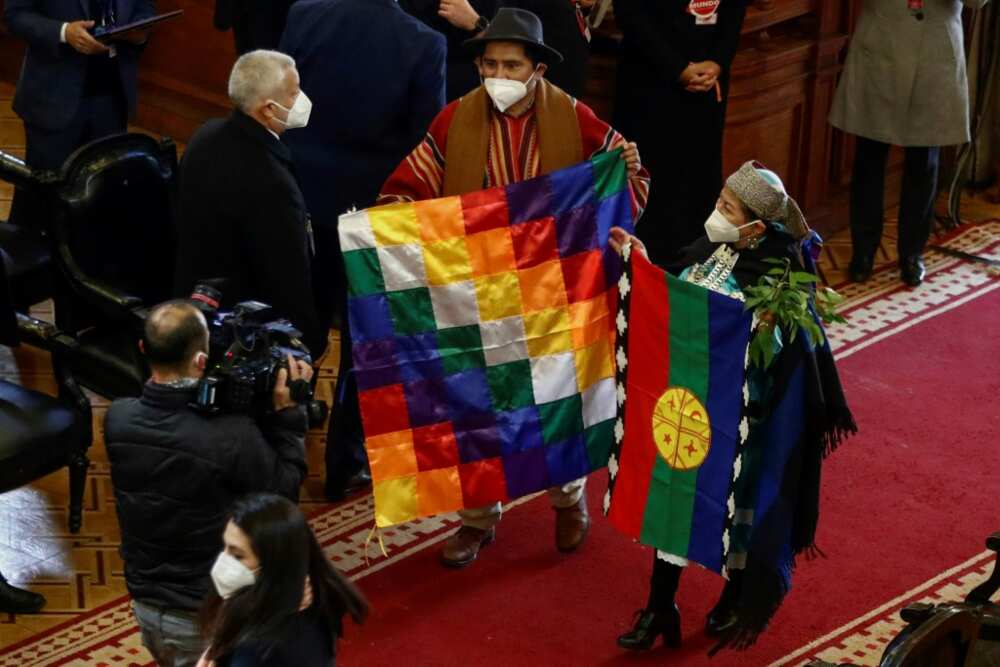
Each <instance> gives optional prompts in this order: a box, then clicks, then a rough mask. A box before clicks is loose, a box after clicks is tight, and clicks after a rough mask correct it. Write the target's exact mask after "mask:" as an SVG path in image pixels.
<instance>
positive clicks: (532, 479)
mask: <svg viewBox="0 0 1000 667" xmlns="http://www.w3.org/2000/svg"><path fill="white" fill-rule="evenodd" d="M503 471H504V476H505V477H506V478H507V495H508V496H509V497H510V498H518V497H520V496H526V495H528V494H529V493H534V492H535V491H541V490H542V489H547V488H549V487H550V486H552V482H551V480H549V474H548V469H547V468H546V465H545V450H544V449H529V450H526V451H523V452H517V453H515V454H510V455H507V456H504V457H503Z"/></svg>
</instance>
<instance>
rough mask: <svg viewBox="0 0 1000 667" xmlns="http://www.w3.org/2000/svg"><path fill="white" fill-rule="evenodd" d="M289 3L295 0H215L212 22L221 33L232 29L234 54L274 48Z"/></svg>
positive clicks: (282, 27)
mask: <svg viewBox="0 0 1000 667" xmlns="http://www.w3.org/2000/svg"><path fill="white" fill-rule="evenodd" d="M293 2H295V0H215V15H214V17H213V18H212V23H213V25H215V28H216V29H217V30H221V31H223V32H225V31H226V30H229V29H230V28H232V30H233V43H234V44H235V46H236V55H238V56H242V55H243V54H244V53H250V52H251V51H253V50H255V49H276V48H278V43H279V42H280V41H281V33H282V32H284V30H285V21H286V20H287V18H288V10H289V9H290V8H291V6H292V3H293Z"/></svg>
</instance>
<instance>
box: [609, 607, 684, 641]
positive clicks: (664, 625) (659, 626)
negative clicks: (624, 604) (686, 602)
mask: <svg viewBox="0 0 1000 667" xmlns="http://www.w3.org/2000/svg"><path fill="white" fill-rule="evenodd" d="M635 615H636V619H637V620H636V623H635V627H633V628H632V629H631V630H630V631H629V632H626V633H625V634H623V635H621V636H619V637H618V645H619V646H621V647H622V648H626V649H628V650H630V651H648V650H649V649H651V648H652V647H653V644H654V643H656V638H657V637H659V636H661V635H662V636H663V643H664V644H665V645H666V646H669V647H671V648H677V647H678V646H680V645H681V613H680V611H678V610H677V606H676V605H674V608H673V609H671V610H669V611H665V612H664V611H647V610H645V609H640V610H639V611H637V612H635Z"/></svg>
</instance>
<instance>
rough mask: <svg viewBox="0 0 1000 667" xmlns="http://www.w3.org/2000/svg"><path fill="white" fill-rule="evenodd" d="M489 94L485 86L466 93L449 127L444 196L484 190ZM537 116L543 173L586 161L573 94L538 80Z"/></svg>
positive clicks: (488, 130) (536, 96)
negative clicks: (584, 159) (570, 94)
mask: <svg viewBox="0 0 1000 667" xmlns="http://www.w3.org/2000/svg"><path fill="white" fill-rule="evenodd" d="M490 104H492V102H491V101H490V97H489V95H488V94H487V93H486V89H485V88H483V87H482V86H479V88H476V89H475V90H474V91H472V92H471V93H469V94H468V95H466V96H465V97H463V98H462V100H461V101H460V102H459V103H458V108H457V109H456V110H455V116H454V117H453V118H452V121H451V127H449V128H448V148H447V149H446V151H445V158H444V196H445V197H450V196H452V195H460V194H465V193H466V192H475V191H476V190H482V189H483V176H484V175H485V173H486V156H487V153H488V151H489V143H490V122H489V115H488V114H489V113H490V112H491V111H490ZM534 105H535V117H536V119H537V121H538V151H539V156H538V157H539V160H540V161H541V173H543V174H548V173H551V172H553V171H557V170H559V169H562V168H564V167H569V166H570V165H574V164H576V163H577V162H580V161H582V160H583V139H582V138H581V136H580V124H579V123H578V122H577V120H576V110H575V109H574V108H573V98H572V97H570V96H569V95H567V94H566V93H564V92H563V91H562V90H560V89H559V88H557V87H556V86H553V85H552V84H551V83H549V82H548V81H546V80H545V79H539V80H538V84H537V85H536V86H535V102H534Z"/></svg>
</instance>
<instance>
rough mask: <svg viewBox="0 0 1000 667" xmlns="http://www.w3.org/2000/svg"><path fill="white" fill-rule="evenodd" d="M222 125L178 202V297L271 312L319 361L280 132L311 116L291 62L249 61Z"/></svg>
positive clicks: (190, 155) (299, 212) (199, 136)
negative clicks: (203, 286) (213, 295)
mask: <svg viewBox="0 0 1000 667" xmlns="http://www.w3.org/2000/svg"><path fill="white" fill-rule="evenodd" d="M229 98H230V99H231V100H232V102H233V105H234V106H235V107H236V109H235V110H234V111H233V113H232V115H231V116H229V118H225V119H215V120H210V121H208V122H207V123H205V124H204V125H203V126H201V127H200V128H199V129H198V131H197V132H195V134H194V136H193V137H192V138H191V142H190V143H189V144H188V147H187V151H186V152H185V153H184V159H183V161H182V162H181V167H180V178H179V195H178V232H179V248H178V257H177V271H176V273H175V289H176V293H177V294H178V296H185V295H187V294H190V293H191V288H193V287H194V286H195V284H196V283H198V282H201V281H206V280H207V281H211V282H213V283H215V284H216V285H217V286H218V287H219V288H220V289H221V290H222V293H223V303H222V306H223V307H229V306H232V305H233V304H234V303H237V302H239V301H243V300H246V299H256V300H258V301H263V302H264V303H268V304H270V305H272V306H273V307H274V309H275V311H276V314H277V315H280V316H283V317H286V318H288V319H289V320H291V321H292V323H293V324H294V325H295V326H296V327H297V328H298V329H300V330H301V331H302V333H303V334H304V335H303V342H305V344H306V345H307V346H308V347H309V350H310V351H311V352H312V356H313V359H318V358H319V357H320V356H321V355H322V354H323V351H324V350H325V349H326V337H327V331H326V330H324V328H323V327H322V326H321V325H320V323H319V317H318V315H317V312H316V304H315V301H314V299H313V289H312V279H311V262H312V253H313V250H312V230H311V225H310V221H309V214H308V212H307V210H306V205H305V201H304V200H303V198H302V192H301V191H300V190H299V185H298V182H297V180H296V178H295V173H294V168H293V166H292V160H291V155H290V153H289V152H288V149H287V148H286V147H285V145H284V144H283V143H281V141H280V140H279V136H280V135H281V134H282V133H283V132H285V131H286V130H291V129H294V128H297V127H304V126H305V125H306V123H307V122H308V120H309V111H310V109H311V107H312V105H311V103H310V102H309V98H308V97H307V96H306V94H305V93H304V92H302V91H301V90H300V89H299V74H298V72H297V71H296V69H295V62H294V61H293V60H292V59H291V58H289V57H288V56H286V55H285V54H283V53H278V52H277V51H251V52H250V53H247V54H246V55H243V56H241V57H240V59H239V60H237V61H236V64H235V65H234V66H233V71H232V74H230V77H229Z"/></svg>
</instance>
